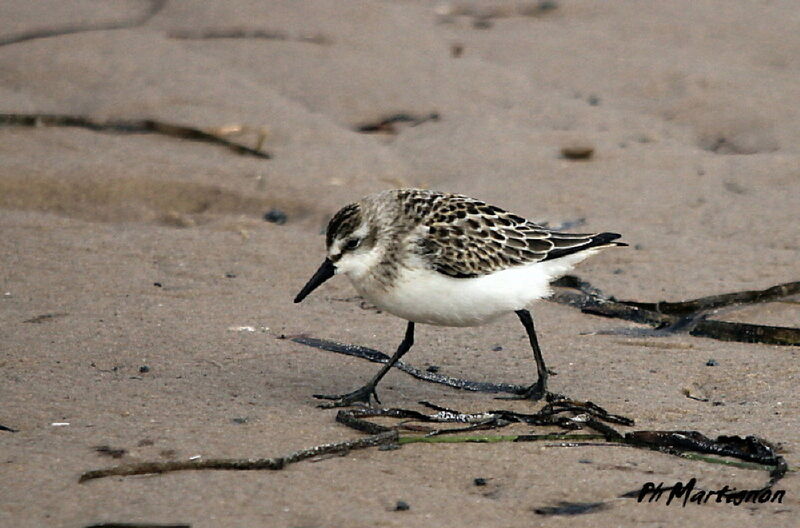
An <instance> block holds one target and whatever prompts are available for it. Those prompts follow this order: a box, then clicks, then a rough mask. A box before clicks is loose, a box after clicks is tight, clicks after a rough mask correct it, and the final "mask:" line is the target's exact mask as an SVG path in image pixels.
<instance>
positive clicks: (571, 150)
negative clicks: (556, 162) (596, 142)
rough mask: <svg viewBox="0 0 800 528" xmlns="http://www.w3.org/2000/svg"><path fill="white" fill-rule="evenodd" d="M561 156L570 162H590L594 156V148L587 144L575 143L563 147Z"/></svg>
mask: <svg viewBox="0 0 800 528" xmlns="http://www.w3.org/2000/svg"><path fill="white" fill-rule="evenodd" d="M561 156H563V157H564V158H566V159H569V160H588V159H589V158H591V157H592V156H594V147H593V146H591V145H588V144H585V143H575V144H572V145H566V146H564V147H561Z"/></svg>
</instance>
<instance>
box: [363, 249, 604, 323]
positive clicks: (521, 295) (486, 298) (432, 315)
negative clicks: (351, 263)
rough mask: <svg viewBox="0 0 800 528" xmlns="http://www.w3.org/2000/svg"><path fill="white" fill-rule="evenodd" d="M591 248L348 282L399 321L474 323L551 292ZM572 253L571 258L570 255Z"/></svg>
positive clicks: (524, 305) (517, 307)
mask: <svg viewBox="0 0 800 528" xmlns="http://www.w3.org/2000/svg"><path fill="white" fill-rule="evenodd" d="M589 254H591V252H589V251H587V252H583V253H582V254H580V255H578V254H575V255H570V256H569V257H565V258H561V259H556V260H552V261H545V262H538V263H535V264H529V265H527V266H520V267H516V268H511V269H507V270H502V271H497V272H494V273H492V274H489V275H483V276H481V277H477V278H471V279H456V278H453V277H449V276H447V275H443V274H441V273H438V272H436V271H431V270H426V269H411V270H409V269H403V270H402V271H401V273H400V276H399V277H398V279H397V281H396V282H395V283H394V285H393V287H391V288H389V289H388V290H384V289H382V288H376V289H371V288H369V287H368V286H367V285H366V284H359V282H358V281H353V285H354V286H355V288H356V290H358V292H359V294H361V295H362V296H363V297H364V298H365V299H367V300H368V301H370V302H371V303H373V304H374V305H375V306H377V307H379V308H380V309H382V310H385V311H387V312H389V313H391V314H394V315H396V316H398V317H402V318H403V319H407V320H409V321H414V322H417V323H427V324H433V325H442V326H477V325H481V324H484V323H488V322H490V321H493V320H494V319H497V318H498V317H500V316H501V315H504V314H507V313H510V312H514V311H516V310H521V309H523V308H526V307H527V306H528V305H530V304H531V303H532V302H533V301H535V300H537V299H541V298H543V297H547V296H548V295H550V293H551V290H550V281H552V280H554V279H556V278H558V277H560V276H561V275H563V274H564V273H566V272H567V271H569V270H570V269H571V268H572V267H573V266H574V265H575V264H576V263H577V262H578V261H580V260H583V259H584V258H586V257H588V256H589ZM570 257H574V258H570Z"/></svg>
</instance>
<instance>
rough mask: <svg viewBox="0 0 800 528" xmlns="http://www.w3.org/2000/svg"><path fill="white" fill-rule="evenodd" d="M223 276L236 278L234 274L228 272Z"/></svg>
mask: <svg viewBox="0 0 800 528" xmlns="http://www.w3.org/2000/svg"><path fill="white" fill-rule="evenodd" d="M225 278H226V279H235V278H236V274H235V273H230V272H228V273H226V274H225Z"/></svg>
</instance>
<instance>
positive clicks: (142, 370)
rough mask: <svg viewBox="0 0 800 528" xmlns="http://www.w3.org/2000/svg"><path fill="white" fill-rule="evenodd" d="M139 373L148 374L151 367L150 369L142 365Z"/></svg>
mask: <svg viewBox="0 0 800 528" xmlns="http://www.w3.org/2000/svg"><path fill="white" fill-rule="evenodd" d="M139 372H141V373H142V374H146V373H147V372H150V367H148V366H147V365H142V366H141V367H139Z"/></svg>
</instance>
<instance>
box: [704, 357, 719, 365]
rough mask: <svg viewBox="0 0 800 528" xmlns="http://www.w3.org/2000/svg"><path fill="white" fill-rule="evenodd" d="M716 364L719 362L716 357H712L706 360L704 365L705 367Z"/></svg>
mask: <svg viewBox="0 0 800 528" xmlns="http://www.w3.org/2000/svg"><path fill="white" fill-rule="evenodd" d="M717 365H719V363H717V360H716V359H713V358H712V359H709V360H708V361H706V366H707V367H716V366H717Z"/></svg>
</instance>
